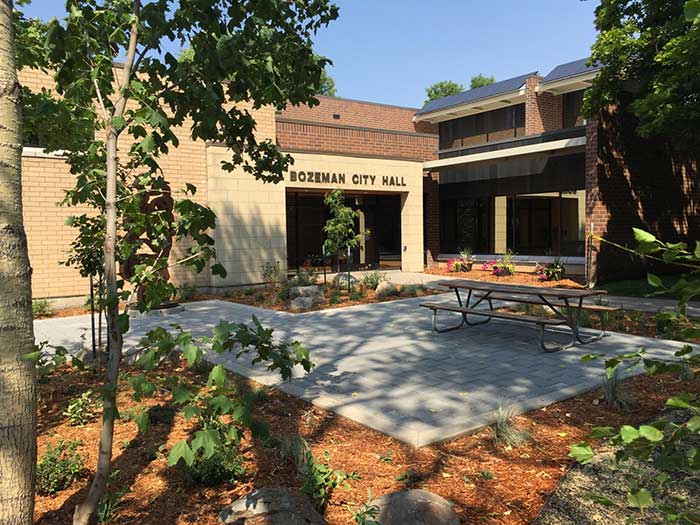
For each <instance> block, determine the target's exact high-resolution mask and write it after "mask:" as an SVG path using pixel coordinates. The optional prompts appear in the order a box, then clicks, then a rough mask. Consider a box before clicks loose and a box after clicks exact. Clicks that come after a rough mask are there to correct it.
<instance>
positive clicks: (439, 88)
mask: <svg viewBox="0 0 700 525" xmlns="http://www.w3.org/2000/svg"><path fill="white" fill-rule="evenodd" d="M462 91H464V86H463V85H462V84H458V83H457V82H452V81H451V80H442V81H440V82H435V84H432V85H431V86H428V87H427V88H426V89H425V94H426V96H427V98H426V99H425V102H424V103H423V104H427V103H428V102H430V101H431V100H437V99H439V98H443V97H449V96H450V95H456V94H457V93H461V92H462Z"/></svg>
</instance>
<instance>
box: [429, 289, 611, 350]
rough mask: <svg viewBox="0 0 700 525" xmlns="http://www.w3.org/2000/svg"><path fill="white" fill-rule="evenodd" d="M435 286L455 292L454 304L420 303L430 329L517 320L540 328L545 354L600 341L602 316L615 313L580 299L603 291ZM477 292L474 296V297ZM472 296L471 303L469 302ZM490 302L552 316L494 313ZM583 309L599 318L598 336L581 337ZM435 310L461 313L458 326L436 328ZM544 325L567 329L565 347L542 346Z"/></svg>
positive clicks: (607, 307) (602, 306)
mask: <svg viewBox="0 0 700 525" xmlns="http://www.w3.org/2000/svg"><path fill="white" fill-rule="evenodd" d="M438 285H439V286H443V287H445V288H449V289H450V290H453V291H454V292H455V295H456V297H457V304H456V305H454V304H444V303H422V304H421V306H422V307H424V308H428V309H430V310H432V311H433V330H434V331H435V332H438V333H444V332H449V331H452V330H457V329H459V328H461V327H462V326H464V325H467V326H477V325H480V324H484V323H488V322H489V321H490V320H491V319H501V320H508V321H519V322H524V323H531V324H535V325H537V326H539V328H540V346H541V347H542V349H543V350H544V351H545V352H556V351H558V350H561V349H563V348H569V347H571V346H573V345H574V344H576V342H577V341H578V343H579V344H587V343H590V342H593V341H597V340H599V339H601V338H602V337H603V336H604V335H605V325H604V316H603V314H604V313H608V312H614V311H617V310H619V308H618V307H611V306H606V305H598V304H584V302H583V300H584V299H586V298H590V297H595V296H600V295H604V294H606V293H607V292H606V291H604V290H591V289H572V288H548V287H540V286H525V285H512V284H501V283H494V282H489V281H473V280H469V279H454V280H450V281H440V282H439V283H438ZM460 290H461V291H466V292H467V298H466V301H463V300H462V296H461V295H460ZM474 292H477V293H478V295H474ZM472 296H473V297H474V300H475V301H474V303H472ZM484 301H485V302H487V303H488V305H489V309H488V310H486V309H483V308H482V309H477V308H476V307H477V306H478V305H479V304H481V303H483V302H484ZM493 301H510V302H517V303H523V304H536V305H541V306H544V307H547V308H549V309H550V310H552V312H554V314H555V317H554V318H552V317H538V316H534V315H520V314H516V313H510V312H497V311H495V310H494V308H493ZM584 310H589V311H594V312H597V313H599V314H600V315H601V330H600V333H599V334H596V335H594V336H591V337H588V338H583V337H582V336H581V334H580V325H581V313H582V312H583V311H584ZM439 311H446V312H456V313H460V314H462V319H461V321H460V323H459V324H458V325H456V326H450V327H447V328H438V326H437V314H438V312H439ZM468 316H476V317H485V318H486V319H484V320H481V321H472V320H470V319H469V317H468ZM547 326H566V327H568V328H569V329H570V330H571V333H572V339H571V342H570V343H569V344H566V345H561V344H554V345H548V344H547V343H545V334H546V327H547Z"/></svg>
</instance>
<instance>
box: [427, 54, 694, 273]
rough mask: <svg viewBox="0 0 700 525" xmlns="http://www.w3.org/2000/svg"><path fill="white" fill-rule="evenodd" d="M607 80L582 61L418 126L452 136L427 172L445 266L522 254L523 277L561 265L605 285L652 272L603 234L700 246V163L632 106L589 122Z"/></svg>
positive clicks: (470, 97) (453, 103) (492, 90)
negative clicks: (527, 271)
mask: <svg viewBox="0 0 700 525" xmlns="http://www.w3.org/2000/svg"><path fill="white" fill-rule="evenodd" d="M598 69H599V68H598V67H590V66H588V65H587V59H582V60H576V61H573V62H569V63H566V64H561V65H559V66H557V67H555V68H554V69H553V70H552V71H550V72H549V73H548V74H547V75H545V76H544V77H542V76H540V75H538V74H537V72H531V73H526V74H524V75H520V76H517V77H513V78H510V79H507V80H503V81H501V82H496V83H494V84H491V85H489V86H485V87H481V88H477V89H472V90H469V91H465V92H463V93H459V94H457V95H453V96H450V97H445V98H442V99H439V100H435V101H432V102H430V103H428V104H426V106H425V107H423V108H422V109H421V110H420V111H419V112H418V113H417V114H416V118H415V120H416V121H417V122H419V123H430V124H435V125H437V126H438V128H439V136H440V143H439V150H438V159H437V160H434V161H428V162H426V163H425V164H424V167H425V168H426V170H428V171H429V172H430V174H429V176H428V178H427V179H426V180H431V181H435V182H437V184H436V186H437V194H438V196H437V197H435V196H433V198H431V199H430V200H429V204H428V205H427V207H428V210H427V214H428V216H429V217H430V221H431V222H430V225H429V227H428V228H427V230H426V235H427V240H426V246H427V247H428V249H429V250H430V251H431V252H432V253H433V254H435V253H437V254H438V257H440V258H446V257H449V256H451V255H453V254H454V253H455V252H456V251H457V250H459V249H461V248H470V249H471V250H472V251H473V252H474V253H476V254H480V255H481V256H483V257H485V258H488V257H491V254H499V253H504V252H505V251H506V250H511V251H512V252H514V253H515V254H516V257H515V259H516V261H517V262H518V264H519V265H520V266H533V265H534V264H535V263H537V262H542V261H551V260H552V258H553V257H554V256H561V257H562V258H563V260H564V262H565V263H566V264H567V271H569V272H570V273H584V271H586V270H587V275H588V278H589V280H590V281H591V282H595V281H596V280H610V279H619V278H631V277H636V276H639V275H642V274H643V272H644V270H645V268H643V267H642V265H641V264H640V262H639V260H638V259H637V258H634V257H631V256H630V255H629V254H625V253H624V252H622V251H620V250H618V249H616V248H613V247H611V245H609V244H601V242H600V241H598V240H596V239H595V237H591V236H590V235H589V234H591V233H593V234H594V235H595V236H597V237H604V238H606V239H608V240H611V241H614V242H616V243H619V244H623V245H628V246H634V245H635V242H634V238H633V233H632V228H633V227H638V228H645V229H648V230H650V231H652V232H654V233H656V234H657V235H659V237H661V238H663V239H665V240H669V241H674V242H677V241H685V242H689V243H690V244H691V245H694V241H695V240H696V239H698V238H699V237H700V185H699V184H698V176H697V163H696V161H695V158H696V157H693V156H690V155H687V154H680V153H678V152H674V151H672V150H671V149H670V148H669V146H668V144H667V143H666V142H665V141H664V140H663V139H659V138H656V139H642V138H640V137H639V136H638V135H637V134H636V133H635V128H636V123H635V122H634V119H633V118H632V117H631V115H630V114H629V112H627V111H625V108H624V106H625V104H624V102H623V103H621V104H620V107H616V108H610V109H608V110H606V111H602V112H600V114H599V115H598V117H597V118H594V119H592V120H589V121H588V122H587V121H586V120H584V119H583V118H582V116H581V107H582V104H583V94H584V91H585V90H586V88H587V87H589V86H590V83H591V81H592V80H593V79H594V78H595V76H596V75H597V74H598ZM434 186H435V185H434ZM438 217H439V219H436V218H438ZM436 220H438V223H439V226H438V225H436V224H435V221H436Z"/></svg>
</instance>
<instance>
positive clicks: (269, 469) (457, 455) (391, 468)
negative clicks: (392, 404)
mask: <svg viewBox="0 0 700 525" xmlns="http://www.w3.org/2000/svg"><path fill="white" fill-rule="evenodd" d="M170 372H174V373H176V374H190V372H186V371H185V370H184V368H182V367H181V366H179V365H173V367H172V369H171V370H170ZM97 380H98V377H97V376H96V375H94V374H93V373H92V372H90V371H83V372H79V371H75V370H69V369H63V370H60V371H58V372H57V373H54V375H53V377H52V378H51V379H50V380H49V381H48V382H46V383H44V384H41V385H40V389H39V390H40V409H39V438H38V446H39V453H40V454H41V453H43V451H44V450H45V449H46V445H47V444H48V443H52V444H53V443H55V442H56V441H57V440H59V439H64V440H73V439H79V440H81V441H82V443H83V445H82V446H81V447H80V448H79V451H80V452H81V453H82V454H84V455H85V457H86V463H87V467H88V469H89V470H90V472H92V471H94V468H95V465H96V450H97V439H98V434H99V426H98V422H97V421H94V422H92V423H89V424H87V425H85V426H83V427H71V426H68V424H67V422H66V420H65V418H64V416H63V415H62V412H63V411H64V410H65V409H66V406H67V404H68V402H69V401H70V400H71V399H72V398H74V397H75V396H77V395H78V394H79V393H80V392H82V391H84V390H85V388H88V387H95V386H97ZM234 381H235V382H236V384H237V385H238V387H239V388H240V389H245V388H251V387H253V386H255V385H254V384H253V383H252V382H250V381H248V380H243V379H241V378H237V377H235V378H234ZM627 386H628V388H629V390H630V392H631V393H633V394H634V398H635V399H636V400H637V403H636V405H635V406H634V409H633V410H632V411H630V412H628V413H625V414H620V413H618V412H615V411H613V410H611V409H610V408H608V407H607V406H606V405H605V404H604V403H603V402H602V401H601V393H600V392H599V391H596V392H590V393H587V394H584V395H581V396H578V397H576V398H573V399H570V400H567V401H564V402H560V403H556V404H553V405H550V406H548V407H546V408H542V409H540V410H535V411H532V412H530V413H528V414H525V415H522V416H519V417H517V418H516V419H515V421H516V424H517V425H518V426H519V427H521V428H523V429H526V430H527V431H528V432H530V434H531V435H532V436H533V441H532V442H531V443H528V444H526V445H524V446H522V447H519V448H515V449H510V450H508V449H505V448H503V447H502V446H500V445H497V444H496V443H494V441H493V439H492V437H491V432H490V430H489V429H484V430H483V431H481V432H478V433H476V434H473V435H468V436H463V437H460V438H457V439H453V440H451V441H448V442H445V443H442V444H437V445H433V446H427V447H423V448H420V449H416V448H413V447H411V446H409V445H406V444H403V443H401V442H399V441H397V440H395V439H392V438H390V437H388V436H386V435H384V434H381V433H379V432H376V431H374V430H371V429H369V428H367V427H364V426H362V425H360V424H358V423H355V422H353V421H351V420H349V419H346V418H344V417H340V416H337V415H334V414H332V413H330V412H326V411H324V410H321V409H319V408H316V407H313V406H312V405H310V404H308V403H306V402H304V401H302V400H299V399H297V398H293V397H291V396H288V395H286V394H284V393H282V392H279V391H277V390H274V389H269V390H268V395H267V397H266V399H265V400H264V401H262V402H261V403H260V405H259V406H258V415H259V416H260V417H262V418H263V419H265V420H266V421H268V422H269V423H270V425H271V427H272V430H273V433H275V434H277V435H284V434H297V435H300V436H303V437H304V438H305V439H307V440H308V442H309V443H310V445H311V447H312V450H313V452H314V454H315V455H316V456H317V457H319V458H321V457H322V455H323V453H324V451H328V452H329V454H330V463H331V465H332V466H333V468H337V469H344V470H346V471H356V472H357V473H358V474H359V475H360V476H361V479H359V480H356V481H351V482H350V485H351V487H352V488H351V490H350V491H345V490H344V489H342V488H339V489H337V490H336V491H335V492H334V493H333V496H332V499H331V502H330V505H329V506H328V509H327V511H326V513H325V518H326V519H327V520H328V523H329V524H331V525H341V524H343V525H344V524H351V523H353V520H352V518H351V516H350V514H349V512H348V511H347V510H346V508H345V507H346V505H351V506H353V507H357V505H359V504H360V502H362V501H364V500H365V499H366V497H367V491H368V489H369V490H371V492H372V494H373V495H374V496H378V495H382V494H386V493H388V492H391V491H395V490H401V489H404V488H406V484H405V483H404V482H402V481H397V478H398V477H399V476H400V475H401V474H402V473H404V472H406V471H408V470H413V471H414V472H415V475H416V477H417V478H418V479H417V480H416V481H415V482H414V483H413V485H412V486H413V487H416V488H423V489H426V490H430V491H433V492H435V493H437V494H440V495H441V496H443V497H445V498H447V499H449V500H451V501H452V502H453V503H454V505H455V509H456V511H457V513H458V515H459V517H460V519H461V520H462V522H463V523H468V524H484V525H486V524H489V525H492V524H493V525H495V524H502V525H515V524H526V523H530V522H531V521H532V520H533V519H534V518H535V517H536V516H537V514H538V512H539V510H540V509H541V507H542V505H543V503H544V501H545V499H546V498H547V496H548V495H549V494H550V493H551V492H552V491H553V490H554V489H555V487H556V485H557V482H558V481H559V479H561V477H562V476H563V475H564V473H565V472H566V471H567V469H568V467H569V466H570V465H571V460H570V459H569V458H568V457H567V454H568V447H569V445H570V444H572V443H577V442H579V441H581V440H583V439H584V438H585V436H586V433H587V432H588V430H589V429H590V428H591V427H592V426H598V425H621V424H623V423H629V424H635V423H637V424H638V423H640V422H643V421H646V420H648V419H649V418H651V417H653V416H654V415H655V414H657V413H658V412H659V411H660V410H661V409H662V407H663V405H664V402H665V400H666V399H667V398H668V397H669V396H671V395H674V394H676V393H678V392H681V391H691V392H696V393H697V392H700V380H698V379H695V380H690V381H680V380H677V379H675V378H671V377H666V376H663V377H661V376H660V377H646V376H638V377H635V378H632V379H630V380H628V382H627ZM122 388H123V389H124V391H122V393H121V394H120V410H121V411H122V412H124V411H125V410H128V409H129V408H130V407H132V406H134V402H133V401H131V400H130V398H129V396H128V395H127V393H125V389H126V388H127V387H126V386H125V385H122ZM149 403H152V404H155V403H159V404H167V403H169V400H168V399H167V398H165V397H161V398H158V399H155V400H152V401H149ZM191 431H192V427H191V424H190V423H187V422H185V421H184V419H183V418H182V417H181V416H179V415H178V416H177V417H176V418H175V420H174V421H173V422H172V423H159V424H155V425H153V426H152V428H151V431H150V432H149V433H148V434H146V435H145V436H137V433H136V426H135V424H134V423H133V422H128V421H118V422H117V425H116V430H115V446H114V468H115V469H118V470H119V471H120V473H119V481H120V483H121V484H126V485H129V486H130V487H131V492H129V493H128V494H127V495H126V496H124V498H123V500H122V504H121V505H120V506H119V508H118V510H117V513H116V516H115V518H114V519H113V521H112V522H111V523H115V524H140V525H156V524H163V523H168V524H177V525H184V524H190V523H197V524H199V525H214V524H216V523H217V515H218V512H219V511H220V510H221V508H222V507H224V506H225V505H227V504H228V503H230V502H231V501H233V500H235V499H237V498H239V497H241V496H244V495H245V494H247V493H249V492H250V491H251V490H253V488H260V487H267V486H288V487H298V486H299V482H298V481H297V478H296V471H295V468H294V466H293V465H292V464H290V463H289V462H288V461H287V460H284V459H282V458H281V457H280V456H279V455H278V453H277V452H276V450H275V449H274V448H266V447H265V446H264V445H263V444H262V443H261V442H260V441H259V440H251V439H250V438H249V437H248V438H246V439H245V440H244V442H243V444H242V450H243V454H244V456H245V460H246V467H247V472H248V474H247V475H246V477H245V479H243V480H241V481H240V482H238V483H236V484H234V485H226V484H224V485H221V486H217V487H211V488H204V487H200V486H196V485H192V484H191V483H190V482H188V481H187V479H186V478H185V476H184V475H183V474H182V473H181V472H180V471H179V470H178V469H173V468H168V467H167V465H166V457H167V447H170V446H172V445H173V444H174V443H176V442H177V441H179V440H180V439H181V438H183V437H185V436H187V435H188V433H189V432H191ZM162 444H165V445H166V449H161V448H159V447H161V445H162ZM489 478H492V479H489ZM89 481H90V479H89V477H87V476H86V477H85V478H84V479H82V480H79V481H77V482H75V483H74V484H73V485H72V486H71V487H70V488H68V489H66V490H64V491H62V492H60V493H58V494H57V495H55V496H39V497H38V498H37V505H36V513H35V518H36V523H38V524H41V525H48V524H65V523H70V516H71V515H72V512H73V509H74V507H75V505H76V504H77V503H79V502H80V501H81V500H82V499H83V498H84V497H85V494H86V491H87V487H88V486H89Z"/></svg>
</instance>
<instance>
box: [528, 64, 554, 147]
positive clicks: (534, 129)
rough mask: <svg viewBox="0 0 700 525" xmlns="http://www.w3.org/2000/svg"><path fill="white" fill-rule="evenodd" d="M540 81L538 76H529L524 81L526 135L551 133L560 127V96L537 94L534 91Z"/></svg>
mask: <svg viewBox="0 0 700 525" xmlns="http://www.w3.org/2000/svg"><path fill="white" fill-rule="evenodd" d="M541 80H542V78H541V77H539V76H531V77H528V78H527V80H526V81H525V134H526V135H535V134H537V133H544V132H545V131H553V130H555V129H560V128H561V126H562V102H561V96H559V95H552V94H551V93H538V92H537V91H536V89H537V86H538V85H539V83H540V81H541Z"/></svg>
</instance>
